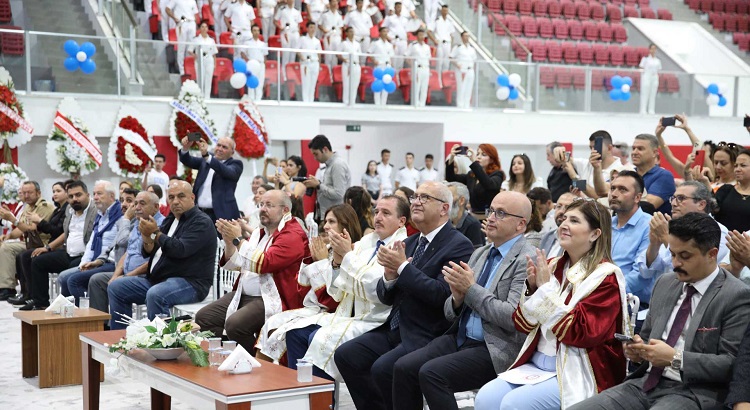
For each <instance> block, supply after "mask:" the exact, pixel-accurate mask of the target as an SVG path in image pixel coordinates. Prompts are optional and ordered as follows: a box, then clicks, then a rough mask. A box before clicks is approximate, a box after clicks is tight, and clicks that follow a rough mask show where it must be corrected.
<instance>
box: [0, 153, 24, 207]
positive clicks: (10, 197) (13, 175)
mask: <svg viewBox="0 0 750 410" xmlns="http://www.w3.org/2000/svg"><path fill="white" fill-rule="evenodd" d="M0 175H2V176H3V177H4V178H5V183H4V184H3V187H2V189H0V202H4V203H8V204H15V203H17V202H19V200H18V190H19V189H21V185H22V184H23V183H24V182H25V181H27V180H28V177H27V176H26V173H25V172H23V170H22V169H21V168H20V167H18V166H14V165H13V164H5V163H3V164H0Z"/></svg>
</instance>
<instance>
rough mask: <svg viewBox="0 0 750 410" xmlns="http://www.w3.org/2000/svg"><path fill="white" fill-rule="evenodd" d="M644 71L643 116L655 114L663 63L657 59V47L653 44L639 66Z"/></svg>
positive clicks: (642, 77)
mask: <svg viewBox="0 0 750 410" xmlns="http://www.w3.org/2000/svg"><path fill="white" fill-rule="evenodd" d="M638 66H639V67H640V68H642V69H643V74H641V114H645V113H647V112H648V113H649V114H654V113H655V112H656V111H655V110H656V91H657V90H658V89H659V70H661V61H660V60H659V59H658V58H656V45H654V44H651V46H650V47H649V48H648V55H647V56H646V57H643V58H642V59H641V63H640V64H639V65H638Z"/></svg>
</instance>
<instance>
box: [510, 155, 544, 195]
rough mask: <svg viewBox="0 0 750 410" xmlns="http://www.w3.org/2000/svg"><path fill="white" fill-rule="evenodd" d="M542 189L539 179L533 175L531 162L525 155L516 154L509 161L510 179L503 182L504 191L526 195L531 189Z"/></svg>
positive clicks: (542, 185) (542, 184)
mask: <svg viewBox="0 0 750 410" xmlns="http://www.w3.org/2000/svg"><path fill="white" fill-rule="evenodd" d="M537 187H544V183H542V179H541V178H537V177H536V176H535V175H534V169H533V168H532V167H531V160H530V159H529V156H528V155H526V154H516V155H514V156H513V159H512V160H511V161H510V177H508V180H507V181H504V182H503V185H502V189H503V190H504V191H516V192H520V193H522V194H528V193H529V191H531V190H532V189H533V188H537Z"/></svg>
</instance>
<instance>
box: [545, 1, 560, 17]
mask: <svg viewBox="0 0 750 410" xmlns="http://www.w3.org/2000/svg"><path fill="white" fill-rule="evenodd" d="M547 13H548V14H549V16H550V17H560V16H562V5H561V4H560V3H559V2H557V0H548V1H547Z"/></svg>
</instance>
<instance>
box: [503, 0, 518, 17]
mask: <svg viewBox="0 0 750 410" xmlns="http://www.w3.org/2000/svg"><path fill="white" fill-rule="evenodd" d="M516 10H518V0H505V1H504V2H503V11H504V12H505V13H506V14H507V13H515V12H516Z"/></svg>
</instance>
